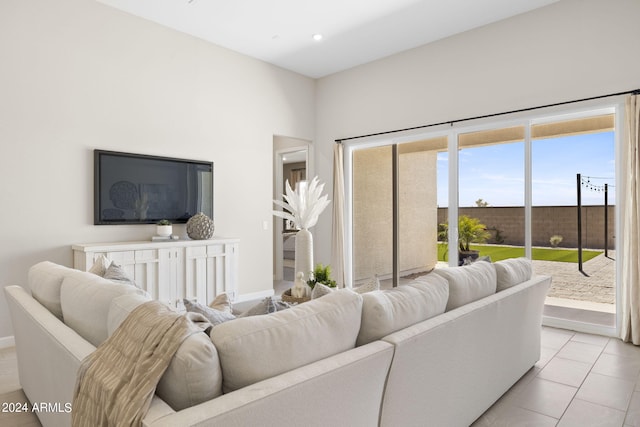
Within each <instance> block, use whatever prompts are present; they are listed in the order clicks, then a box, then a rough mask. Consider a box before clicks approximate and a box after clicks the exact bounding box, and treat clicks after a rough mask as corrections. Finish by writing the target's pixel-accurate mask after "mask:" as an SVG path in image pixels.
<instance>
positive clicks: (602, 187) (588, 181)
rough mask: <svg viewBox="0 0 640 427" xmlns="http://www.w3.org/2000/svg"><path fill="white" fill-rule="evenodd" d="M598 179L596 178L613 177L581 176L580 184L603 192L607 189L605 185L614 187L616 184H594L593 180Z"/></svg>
mask: <svg viewBox="0 0 640 427" xmlns="http://www.w3.org/2000/svg"><path fill="white" fill-rule="evenodd" d="M592 179H593V180H596V179H605V180H612V179H613V178H603V177H598V176H581V177H580V185H581V186H583V187H585V188H587V189H588V190H591V191H596V192H599V193H601V192H603V191H604V190H605V185H606V186H607V187H608V188H612V187H615V185H613V184H602V185H600V184H594V183H593V182H591V180H592Z"/></svg>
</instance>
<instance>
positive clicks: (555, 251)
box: [438, 243, 602, 263]
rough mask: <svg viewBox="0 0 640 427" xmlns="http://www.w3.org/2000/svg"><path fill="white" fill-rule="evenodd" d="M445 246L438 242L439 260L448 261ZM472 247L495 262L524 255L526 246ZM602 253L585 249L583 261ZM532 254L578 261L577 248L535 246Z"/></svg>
mask: <svg viewBox="0 0 640 427" xmlns="http://www.w3.org/2000/svg"><path fill="white" fill-rule="evenodd" d="M445 248H446V245H445V244H443V243H438V261H446V259H444V255H445V254H446V252H447V251H446V249H445ZM470 248H471V249H472V250H477V251H480V256H489V257H491V261H493V262H495V261H501V260H503V259H507V258H517V257H522V256H524V248H523V247H519V246H500V245H471V246H470ZM601 253H602V251H593V250H587V249H583V250H582V262H587V261H589V260H590V259H591V258H595V257H596V256H598V255H600V254H601ZM531 255H532V256H533V259H535V260H541V261H558V262H575V263H577V262H578V250H577V249H559V248H533V249H532V253H531Z"/></svg>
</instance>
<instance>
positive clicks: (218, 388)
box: [108, 294, 222, 411]
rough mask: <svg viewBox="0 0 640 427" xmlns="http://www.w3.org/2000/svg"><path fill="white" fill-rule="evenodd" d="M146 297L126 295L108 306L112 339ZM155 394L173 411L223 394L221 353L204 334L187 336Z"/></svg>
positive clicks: (115, 299) (146, 299) (117, 298)
mask: <svg viewBox="0 0 640 427" xmlns="http://www.w3.org/2000/svg"><path fill="white" fill-rule="evenodd" d="M150 299H151V298H150V297H149V296H148V295H147V296H145V295H137V294H125V295H121V296H119V297H116V298H114V299H113V300H112V301H111V305H110V307H109V315H108V318H109V323H108V327H109V336H111V334H112V333H113V332H114V331H115V330H116V329H117V328H118V326H120V323H122V321H124V319H126V317H127V316H128V315H129V313H131V312H132V311H133V310H134V309H135V308H136V307H137V306H138V305H140V304H142V303H144V302H146V301H149V300H150ZM156 394H157V395H158V396H159V397H160V398H161V399H162V400H164V401H165V402H166V403H167V404H169V406H171V407H172V408H173V409H174V410H176V411H179V410H181V409H185V408H188V407H190V406H194V405H198V404H200V403H202V402H206V401H207V400H211V399H213V398H215V397H218V396H220V395H221V394H222V371H221V370H220V360H219V359H218V352H217V351H216V348H215V347H214V345H213V343H212V342H211V339H209V337H208V336H207V335H206V334H204V333H196V334H193V335H190V336H189V337H187V339H185V340H184V342H183V343H182V344H181V345H180V347H178V350H177V351H176V353H175V354H174V356H173V358H172V359H171V362H170V363H169V366H168V367H167V370H166V371H164V374H163V375H162V377H161V378H160V382H159V383H158V386H157V388H156Z"/></svg>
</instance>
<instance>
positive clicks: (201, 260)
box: [184, 243, 238, 305]
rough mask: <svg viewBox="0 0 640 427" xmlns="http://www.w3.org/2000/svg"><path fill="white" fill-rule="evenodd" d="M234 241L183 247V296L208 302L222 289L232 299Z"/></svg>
mask: <svg viewBox="0 0 640 427" xmlns="http://www.w3.org/2000/svg"><path fill="white" fill-rule="evenodd" d="M237 250H238V245H237V244H236V243H220V244H214V245H211V244H210V245H203V246H192V247H188V248H185V252H186V255H185V264H186V268H185V270H186V271H185V273H186V274H185V288H184V294H185V295H186V297H185V298H187V299H191V300H196V301H198V302H199V303H200V304H205V305H206V304H209V303H210V302H211V301H213V299H214V298H215V297H216V295H219V294H221V293H223V292H226V293H227V294H229V296H230V297H231V299H234V298H235V292H236V278H235V269H236V268H237Z"/></svg>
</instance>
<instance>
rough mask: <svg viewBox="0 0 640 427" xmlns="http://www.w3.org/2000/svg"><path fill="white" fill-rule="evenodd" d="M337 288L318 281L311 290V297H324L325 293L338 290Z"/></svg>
mask: <svg viewBox="0 0 640 427" xmlns="http://www.w3.org/2000/svg"><path fill="white" fill-rule="evenodd" d="M336 289H337V288H332V287H330V286H327V285H325V284H324V283H316V284H315V285H314V286H313V289H312V290H311V299H316V298H320V297H323V296H325V295H329V294H330V293H331V292H333V291H334V290H336Z"/></svg>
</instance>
